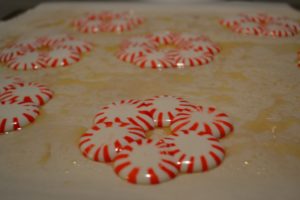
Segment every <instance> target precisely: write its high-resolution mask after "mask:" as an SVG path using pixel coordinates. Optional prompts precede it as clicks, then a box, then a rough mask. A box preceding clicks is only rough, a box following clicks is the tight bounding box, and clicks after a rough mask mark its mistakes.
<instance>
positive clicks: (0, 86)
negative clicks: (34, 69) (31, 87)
mask: <svg viewBox="0 0 300 200" xmlns="http://www.w3.org/2000/svg"><path fill="white" fill-rule="evenodd" d="M22 82H23V80H21V79H20V78H18V77H9V76H7V77H0V94H1V93H3V92H5V91H6V90H8V89H14V88H15V86H14V85H15V84H18V83H22Z"/></svg>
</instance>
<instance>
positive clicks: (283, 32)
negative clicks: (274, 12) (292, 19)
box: [265, 24, 296, 37]
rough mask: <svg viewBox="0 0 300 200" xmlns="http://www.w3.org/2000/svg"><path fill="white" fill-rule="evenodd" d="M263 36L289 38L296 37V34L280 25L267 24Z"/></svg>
mask: <svg viewBox="0 0 300 200" xmlns="http://www.w3.org/2000/svg"><path fill="white" fill-rule="evenodd" d="M265 35H268V36H273V37H290V36H294V35H296V32H295V31H293V30H292V29H291V28H289V27H287V26H284V25H281V24H268V25H267V26H266V27H265Z"/></svg>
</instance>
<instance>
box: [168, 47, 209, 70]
mask: <svg viewBox="0 0 300 200" xmlns="http://www.w3.org/2000/svg"><path fill="white" fill-rule="evenodd" d="M169 56H170V57H172V58H173V60H174V61H175V63H176V66H177V67H178V68H182V67H186V66H191V67H192V66H196V65H204V64H208V63H210V62H211V61H212V60H213V55H212V54H210V53H209V52H205V51H200V50H193V49H175V50H171V51H170V52H169Z"/></svg>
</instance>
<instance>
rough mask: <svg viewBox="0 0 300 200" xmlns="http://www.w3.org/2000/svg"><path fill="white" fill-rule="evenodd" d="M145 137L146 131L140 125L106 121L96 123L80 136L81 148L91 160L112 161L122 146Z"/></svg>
mask: <svg viewBox="0 0 300 200" xmlns="http://www.w3.org/2000/svg"><path fill="white" fill-rule="evenodd" d="M143 138H145V131H144V130H143V129H141V128H140V127H137V126H133V125H130V124H128V123H123V124H119V123H112V122H106V123H101V124H97V125H94V126H93V127H92V128H91V129H90V130H88V131H87V132H86V133H84V134H83V135H82V136H81V137H80V141H79V148H80V150H81V152H82V154H83V155H84V156H85V157H88V158H89V159H91V160H94V161H98V162H111V161H113V160H114V158H115V157H116V155H117V153H118V152H119V151H120V149H121V148H122V147H124V146H126V145H128V144H129V143H130V142H132V141H135V140H138V139H143Z"/></svg>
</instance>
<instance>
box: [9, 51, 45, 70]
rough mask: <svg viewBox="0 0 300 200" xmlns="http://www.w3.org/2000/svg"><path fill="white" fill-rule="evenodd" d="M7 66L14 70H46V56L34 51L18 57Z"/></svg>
mask: <svg viewBox="0 0 300 200" xmlns="http://www.w3.org/2000/svg"><path fill="white" fill-rule="evenodd" d="M7 66H8V68H10V69H13V70H24V71H26V70H37V69H41V68H46V62H45V54H43V53H40V52H37V51H32V52H26V53H24V54H20V55H16V56H15V57H14V58H13V59H11V60H10V61H8V62H7Z"/></svg>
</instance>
